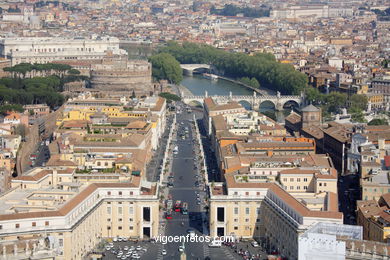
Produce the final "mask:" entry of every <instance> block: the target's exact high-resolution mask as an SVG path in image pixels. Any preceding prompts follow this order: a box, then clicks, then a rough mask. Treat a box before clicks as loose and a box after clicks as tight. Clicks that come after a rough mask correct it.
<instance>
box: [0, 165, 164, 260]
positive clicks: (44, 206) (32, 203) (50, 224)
mask: <svg viewBox="0 0 390 260" xmlns="http://www.w3.org/2000/svg"><path fill="white" fill-rule="evenodd" d="M12 186H13V189H12V190H11V191H10V192H8V193H6V194H3V195H2V198H1V200H0V208H1V212H2V214H1V215H0V237H1V241H0V251H2V252H1V253H0V255H1V256H2V257H5V259H8V258H7V256H10V257H11V256H31V257H35V258H39V259H42V257H44V258H45V259H64V260H65V259H66V260H68V259H82V258H83V257H84V256H86V255H87V253H88V252H90V251H91V250H92V249H93V248H95V246H96V245H97V243H99V242H100V241H101V239H102V238H109V237H116V236H123V237H128V238H130V239H132V238H133V239H143V238H148V237H152V236H156V235H157V232H158V223H159V219H158V216H159V214H158V211H159V207H158V205H159V204H158V196H157V194H158V187H157V186H155V185H154V184H151V185H146V186H144V184H141V181H140V177H138V176H132V177H130V178H128V179H127V181H123V182H121V183H102V182H99V178H98V176H96V178H95V179H92V180H91V182H85V183H81V182H78V181H77V179H76V178H75V171H74V169H72V168H68V167H46V168H42V169H40V168H36V169H34V170H32V171H31V172H29V173H27V175H25V176H22V177H18V178H16V179H15V180H13V181H12ZM9 202H12V203H9ZM75 241H77V242H75Z"/></svg>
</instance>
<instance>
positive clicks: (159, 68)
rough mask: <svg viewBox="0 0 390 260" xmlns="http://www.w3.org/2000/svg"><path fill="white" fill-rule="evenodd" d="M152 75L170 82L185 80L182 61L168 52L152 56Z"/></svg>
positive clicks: (175, 82)
mask: <svg viewBox="0 0 390 260" xmlns="http://www.w3.org/2000/svg"><path fill="white" fill-rule="evenodd" d="M149 61H150V62H151V63H152V75H153V77H154V78H156V79H157V80H160V79H166V80H168V81H169V82H170V83H174V84H179V83H180V82H181V81H182V80H183V71H182V69H181V68H180V63H179V62H178V61H177V60H176V59H175V58H174V57H173V56H172V55H170V54H168V53H159V54H156V55H153V56H152V57H150V59H149Z"/></svg>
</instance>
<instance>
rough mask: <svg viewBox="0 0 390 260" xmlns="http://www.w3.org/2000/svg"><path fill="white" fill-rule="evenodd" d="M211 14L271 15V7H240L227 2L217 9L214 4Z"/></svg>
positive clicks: (255, 16)
mask: <svg viewBox="0 0 390 260" xmlns="http://www.w3.org/2000/svg"><path fill="white" fill-rule="evenodd" d="M210 13H211V14H216V15H223V16H236V15H237V14H243V15H244V16H245V17H254V18H258V17H264V16H267V17H269V15H270V9H269V8H266V7H264V8H249V7H239V6H236V5H232V4H226V5H224V7H223V8H222V9H217V8H215V6H214V5H213V6H212V7H211V9H210Z"/></svg>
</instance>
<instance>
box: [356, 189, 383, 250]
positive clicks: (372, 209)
mask: <svg viewBox="0 0 390 260" xmlns="http://www.w3.org/2000/svg"><path fill="white" fill-rule="evenodd" d="M357 224H358V225H360V226H363V238H364V239H367V240H373V241H378V242H383V243H387V244H388V243H389V241H390V193H386V194H383V195H382V196H381V197H380V198H379V200H366V201H358V202H357Z"/></svg>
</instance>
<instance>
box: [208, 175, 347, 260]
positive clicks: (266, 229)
mask: <svg viewBox="0 0 390 260" xmlns="http://www.w3.org/2000/svg"><path fill="white" fill-rule="evenodd" d="M225 179H226V186H224V185H223V184H222V183H217V184H214V185H213V186H211V187H210V190H211V194H210V234H211V236H223V235H225V236H226V235H232V236H235V237H237V238H255V239H257V240H259V241H261V242H262V243H264V245H265V246H266V247H267V249H269V250H270V251H274V252H277V253H278V254H281V255H282V256H284V257H287V258H289V259H298V237H299V236H300V235H301V234H302V233H303V232H305V230H307V229H308V228H309V227H310V226H311V225H314V224H315V223H318V222H328V223H339V224H342V223H343V216H342V213H340V212H338V200H337V196H336V197H335V196H332V195H329V193H327V196H326V197H325V199H324V200H323V201H322V203H323V204H322V207H321V209H320V210H319V209H309V208H308V207H307V206H305V205H304V204H303V203H301V202H300V201H299V200H298V199H296V198H295V197H294V196H292V195H291V194H289V193H288V192H287V191H285V190H284V189H283V188H282V187H280V186H279V185H278V184H276V183H267V182H264V181H261V180H257V179H251V178H248V177H246V176H245V175H240V174H226V175H225Z"/></svg>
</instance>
